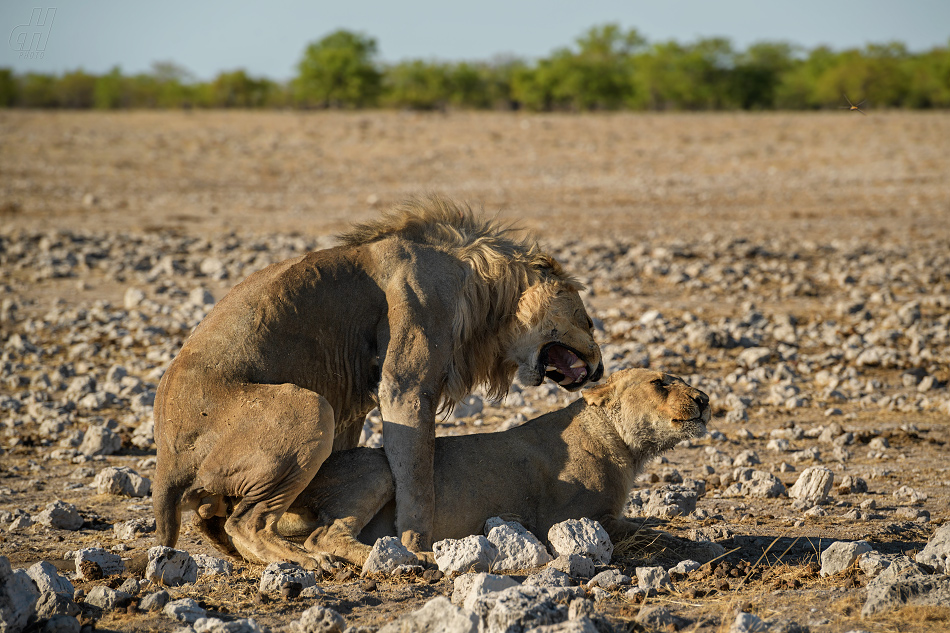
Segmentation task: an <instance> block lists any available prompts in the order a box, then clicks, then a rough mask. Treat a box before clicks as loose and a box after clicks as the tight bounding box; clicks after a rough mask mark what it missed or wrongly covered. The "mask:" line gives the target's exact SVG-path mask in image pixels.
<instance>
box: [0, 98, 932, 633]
mask: <svg viewBox="0 0 950 633" xmlns="http://www.w3.org/2000/svg"><path fill="white" fill-rule="evenodd" d="M865 119H866V120H865ZM941 133H944V134H945V136H943V137H942V138H946V137H947V136H946V134H948V133H950V117H946V116H944V115H926V114H915V115H909V114H907V115H905V114H883V115H875V116H873V117H870V116H869V117H863V118H861V119H856V118H840V117H830V116H828V115H815V116H809V115H769V116H747V117H742V116H737V115H722V116H715V115H697V116H685V115H677V116H656V117H651V116H642V117H637V116H630V115H618V116H604V117H594V116H591V117H560V116H551V117H546V116H534V117H517V116H508V115H490V114H485V115H464V114H463V115H455V114H453V115H449V116H447V117H445V116H442V115H432V116H419V115H399V114H394V113H379V114H353V115H344V114H326V115H313V116H302V115H296V114H295V115H283V114H274V113H269V114H246V113H245V114H231V113H227V114H221V115H220V116H219V117H215V116H213V115H211V114H210V113H201V114H196V115H190V114H174V113H168V114H137V113H132V114H126V115H123V116H119V117H115V116H110V115H99V114H88V113H84V114H35V113H2V115H0V142H2V143H3V144H4V145H5V146H7V147H14V146H15V147H18V148H20V149H19V150H18V153H17V154H16V156H15V157H14V155H13V153H12V152H4V153H3V154H2V155H0V170H2V173H3V174H4V178H3V184H2V185H0V196H2V198H0V220H2V222H3V224H2V229H0V288H2V293H0V296H2V299H0V328H2V337H0V346H2V347H0V349H2V354H0V377H2V378H0V433H2V435H0V450H2V451H3V452H2V454H0V553H2V556H4V557H6V559H7V560H8V561H9V563H10V565H11V566H12V567H11V569H12V570H24V571H22V572H16V571H11V570H8V569H5V568H4V563H3V562H2V561H0V577H3V579H4V581H5V582H4V587H5V588H6V589H4V590H0V611H2V612H3V614H4V618H7V615H8V611H4V610H3V609H4V608H5V607H4V604H5V603H4V597H3V595H4V594H3V591H13V590H14V589H16V590H17V591H21V592H25V593H21V594H17V595H19V596H21V597H22V596H25V595H27V594H30V592H31V591H34V592H35V597H37V598H38V600H39V602H38V603H37V605H38V606H36V607H35V608H36V609H38V610H39V611H40V614H41V615H42V616H44V617H45V619H44V618H40V619H39V620H37V619H36V618H35V617H34V620H33V624H32V625H31V626H34V627H35V628H37V629H38V630H39V629H41V628H42V627H44V626H45V627H47V630H63V631H67V630H78V628H79V626H80V625H83V626H85V627H93V626H94V627H95V628H96V629H98V630H110V631H138V630H142V631H144V630H169V631H170V630H175V629H177V628H179V627H183V626H186V625H187V623H188V622H191V623H192V624H191V626H192V628H193V629H194V630H196V631H205V630H209V631H210V630H222V631H223V630H233V631H239V630H248V631H251V630H257V629H258V628H261V627H266V628H270V629H271V630H279V629H282V628H286V629H287V630H293V631H298V630H299V631H311V630H312V631H322V630H327V631H329V630H343V628H346V627H349V628H351V629H352V630H353V631H358V630H374V629H377V628H383V627H386V626H387V625H390V627H395V628H391V630H426V629H425V622H430V623H431V622H438V623H444V624H442V626H444V627H445V628H446V629H451V630H456V629H457V630H460V631H463V630H475V628H473V627H477V626H479V625H480V626H482V627H483V628H484V630H492V631H495V630H512V631H515V630H519V631H520V630H524V629H526V628H530V627H531V626H540V625H547V626H551V627H554V628H550V629H545V630H564V631H567V630H571V631H574V630H578V631H580V630H600V631H606V630H618V631H620V630H643V629H646V630H654V629H659V630H681V629H682V630H699V631H719V630H730V629H731V630H736V631H741V630H749V631H752V630H775V631H796V630H811V631H841V632H844V631H851V630H864V631H885V630H894V629H895V628H896V627H900V630H921V631H943V630H946V628H947V627H948V626H950V608H948V607H947V606H946V605H947V604H948V603H950V602H948V600H950V579H948V576H947V573H948V569H947V567H946V565H947V556H948V551H950V543H948V541H950V533H948V532H947V529H948V528H944V529H943V530H942V531H941V530H940V526H941V525H950V505H948V502H950V492H948V490H950V471H948V468H950V465H948V463H947V459H946V456H947V454H948V453H947V450H948V449H947V442H950V390H948V382H950V309H948V308H950V229H948V226H947V223H946V218H947V217H950V215H948V214H950V183H948V182H947V181H946V178H945V174H946V173H948V169H950V154H948V152H947V150H946V146H945V144H941V143H940V142H939V141H937V140H936V139H937V138H941V137H940V134H941ZM466 148H467V149H466ZM308 157H310V158H309V159H308ZM425 189H437V190H440V191H444V192H445V193H448V194H450V195H453V196H457V197H462V198H467V199H470V200H473V201H475V202H483V203H484V204H485V207H486V209H487V210H488V211H490V212H495V211H496V210H498V209H499V208H501V215H502V217H504V218H507V219H513V220H517V221H518V222H519V224H521V225H522V226H525V227H526V228H528V229H529V230H531V231H532V232H534V233H535V234H537V235H539V237H540V238H541V239H542V241H543V243H544V244H545V246H546V247H547V248H548V249H549V250H550V251H551V252H552V253H553V254H554V255H555V256H556V257H557V258H558V259H559V261H561V262H562V263H563V264H564V265H565V267H566V268H568V269H569V270H571V271H572V272H574V273H575V274H576V275H577V276H578V277H579V278H580V279H581V280H582V281H583V282H584V283H585V284H586V285H587V287H588V290H587V292H586V293H585V296H584V298H585V301H586V302H587V304H588V306H589V307H590V311H591V313H592V314H593V315H594V316H595V317H596V327H597V335H598V339H599V341H600V342H601V344H602V349H603V352H604V358H605V362H606V365H607V370H608V372H609V371H615V370H617V369H621V368H624V367H644V366H649V367H653V368H658V369H662V370H665V371H669V372H671V373H675V374H678V375H681V376H683V377H684V378H685V379H686V380H687V381H689V382H691V383H692V384H693V385H694V386H696V387H699V388H701V389H703V390H704V391H706V392H707V393H708V394H709V395H710V396H711V399H712V404H713V407H714V418H713V420H712V422H711V424H710V425H709V428H710V431H711V432H710V434H709V436H708V437H706V438H704V439H702V440H697V441H691V442H687V443H683V444H681V445H680V446H678V447H677V448H676V449H674V450H673V451H671V452H669V453H668V454H666V455H665V456H664V457H663V458H661V459H660V460H658V461H657V462H655V463H654V464H652V465H651V466H650V467H649V468H648V469H647V472H646V473H645V474H644V476H643V477H641V480H640V482H639V483H638V485H637V487H636V488H635V489H634V490H633V491H632V492H631V496H630V501H629V504H628V507H627V514H628V516H630V517H631V518H632V519H633V520H637V521H643V522H644V526H645V528H644V532H643V538H638V539H634V540H632V541H631V542H627V543H613V544H610V545H611V546H612V555H610V554H606V556H605V555H604V552H603V551H600V552H599V553H597V552H593V551H591V550H589V549H585V547H587V545H585V539H584V535H583V534H580V535H578V534H574V535H573V536H574V538H573V539H567V541H568V544H567V545H564V544H563V543H562V541H563V539H555V538H553V537H552V535H550V534H548V535H544V534H538V535H534V536H536V537H537V539H535V540H536V541H538V542H537V543H536V544H530V546H529V545H526V543H533V542H532V541H531V540H530V539H529V538H528V537H527V535H524V534H521V533H518V531H517V529H515V527H512V526H508V527H507V528H505V527H504V526H496V527H495V530H498V531H497V532H495V533H494V536H492V534H491V533H488V534H486V535H484V536H485V537H486V538H485V539H482V540H483V541H485V542H488V543H490V545H491V547H495V549H496V550H497V551H496V553H494V554H492V550H491V547H489V546H488V545H485V543H484V542H481V541H479V544H478V545H477V547H475V546H473V545H472V544H471V543H469V544H467V545H466V546H465V547H469V546H472V547H475V549H474V550H473V552H474V553H472V555H473V556H475V559H477V560H481V561H482V563H483V564H482V566H481V567H477V568H478V569H479V570H480V571H481V572H482V575H479V573H478V572H469V573H463V574H460V575H456V572H457V571H459V568H457V564H458V563H457V561H456V562H455V563H452V562H445V563H444V564H442V563H440V568H441V572H437V571H436V570H434V569H422V568H418V567H415V566H414V565H413V564H412V561H405V560H402V559H400V556H401V554H400V553H399V552H396V551H390V550H385V548H381V549H382V550H384V551H381V552H380V553H379V557H378V558H379V560H380V563H379V566H378V567H375V568H373V569H368V570H367V573H366V574H365V575H361V572H362V571H363V570H359V569H348V568H344V569H341V570H340V571H338V572H337V573H335V574H327V575H326V576H323V577H314V576H307V575H306V574H304V573H303V572H302V571H301V570H294V569H268V570H265V569H264V568H263V567H262V566H257V565H250V564H247V563H244V562H241V561H222V560H219V556H220V554H219V552H217V551H216V550H214V549H213V548H211V547H210V546H209V545H208V544H207V543H205V542H203V541H202V540H201V539H200V537H199V536H198V535H197V533H193V532H191V531H190V530H189V529H187V528H186V530H185V534H184V535H183V538H182V539H181V540H180V542H179V545H178V547H179V548H181V550H183V552H181V553H179V552H173V551H172V552H168V551H164V552H163V551H154V550H153V551H152V552H149V548H151V547H152V546H153V545H154V543H153V542H152V540H151V538H152V534H151V532H152V530H153V529H154V523H153V521H152V517H151V507H150V499H149V485H150V484H149V478H150V477H151V476H152V475H153V473H154V467H155V457H154V456H155V450H154V444H153V438H152V420H151V405H152V402H153V399H154V391H155V388H156V385H157V383H158V380H159V379H160V377H161V375H162V372H163V371H164V369H165V367H166V366H167V364H168V362H169V361H170V360H171V359H172V358H173V357H174V355H175V354H176V353H177V351H178V349H179V348H180V347H181V344H182V342H183V341H184V339H185V337H186V336H187V335H188V333H189V332H190V330H191V329H192V328H193V327H194V326H195V325H196V324H197V323H198V322H199V321H200V320H201V318H202V317H203V316H204V315H205V314H207V312H208V311H209V310H210V308H211V307H212V305H213V304H214V302H215V300H216V299H219V298H220V297H222V296H223V295H224V293H225V292H227V289H228V288H229V287H230V286H232V285H233V284H235V283H237V282H238V281H240V280H241V279H242V278H243V277H244V276H246V275H247V274H249V273H250V272H252V271H254V270H257V269H259V268H261V267H263V266H265V265H267V264H269V263H271V262H275V261H280V260H282V259H285V258H287V257H292V256H294V255H297V254H300V253H303V252H306V251H308V250H312V249H316V248H324V247H327V246H330V245H332V244H333V243H334V238H333V237H332V235H333V232H334V231H337V230H339V229H340V228H343V226H345V224H346V222H347V221H349V220H359V219H365V218H368V217H372V215H373V214H375V213H376V212H377V211H378V209H379V208H381V207H383V206H385V204H387V203H388V202H390V201H392V200H397V199H399V198H400V197H401V196H403V195H406V194H408V193H410V192H412V191H421V190H425ZM574 397H575V396H573V395H571V394H566V393H564V392H562V391H560V390H559V389H558V388H557V387H556V386H555V385H548V384H546V385H542V386H541V387H537V388H526V387H521V386H518V385H515V386H514V387H513V388H512V391H511V392H510V394H509V395H508V397H507V398H506V399H505V400H504V401H503V402H491V401H488V400H486V399H484V398H482V397H481V396H480V395H478V394H476V395H475V396H473V397H472V398H470V399H469V400H467V401H466V402H465V403H463V405H462V406H460V407H459V408H458V409H457V410H456V411H455V412H454V413H453V414H452V415H451V416H448V417H446V418H445V419H443V420H441V421H440V423H439V430H438V432H439V434H443V435H445V434H459V433H472V432H491V431H495V430H499V429H503V428H508V427H510V426H513V425H516V424H519V423H521V422H523V421H524V420H526V419H529V418H532V417H535V416H536V415H538V414H540V413H543V412H546V411H549V410H551V409H553V408H556V407H561V406H564V405H565V404H566V403H568V402H569V401H571V400H572V399H573V398H574ZM379 428H380V424H379V419H378V416H375V415H371V416H369V418H368V419H367V424H366V426H365V430H364V437H363V442H364V443H366V444H370V445H378V443H379V442H381V440H382V438H381V435H380V434H379ZM472 476H478V474H477V473H472ZM186 525H187V518H186ZM588 527H590V526H588ZM502 528H504V529H502ZM595 529H596V526H593V527H590V530H595ZM506 530H507V531H506ZM654 530H659V531H661V532H662V533H664V534H671V535H674V536H676V537H679V538H680V539H684V540H687V541H690V542H692V543H706V544H707V545H708V546H707V548H706V551H707V552H708V553H710V556H709V557H712V555H715V554H716V553H717V552H721V556H720V557H719V558H716V559H715V560H713V561H712V562H711V563H707V564H705V565H696V566H694V565H692V564H690V563H689V562H688V561H687V562H683V561H682V559H683V558H684V556H683V551H680V550H678V547H677V544H676V542H675V541H669V540H664V539H663V538H659V539H657V537H656V534H657V532H655V531H654ZM586 533H587V532H585V534H586ZM595 540H596V539H595ZM555 542H558V543H559V544H558V545H555ZM928 543H929V545H928ZM601 545H603V543H601ZM459 548H462V549H464V548H463V546H462V545H459ZM478 548H483V549H478ZM519 548H521V549H519ZM524 548H527V549H528V550H530V551H532V552H535V553H538V552H540V551H541V550H544V554H545V555H547V556H548V558H547V559H545V558H544V556H541V555H540V554H538V556H540V558H534V559H531V560H530V561H527V560H525V559H517V560H518V561H519V562H518V563H517V564H516V563H512V562H511V561H508V562H507V563H505V564H503V561H502V557H501V555H500V554H499V553H498V552H500V551H522V549H524ZM539 548H540V549H539ZM453 551H454V550H453ZM185 552H186V553H185ZM572 553H573V554H575V555H580V556H579V557H578V558H574V559H572V558H571V557H570V555H571V554H572ZM551 558H556V560H553V561H549V562H543V563H542V562H541V561H548V560H549V559H551ZM43 561H46V564H45V565H44V564H43ZM405 563H408V566H402V567H399V566H398V565H399V564H405ZM697 563H706V561H697ZM694 567H695V568H694ZM467 568H468V567H466V569H467ZM173 569H174V571H171V570H173ZM26 570H29V575H28V576H27V571H26ZM484 572H491V573H489V574H487V575H484ZM26 578H29V580H27V579H26ZM592 578H593V580H592ZM67 581H68V582H67ZM31 583H32V584H31ZM67 585H68V586H67ZM165 585H168V586H165ZM30 587H32V588H33V589H32V590H31V589H30ZM162 591H165V592H167V595H162V593H161V592H162ZM41 592H45V593H41ZM900 596H903V598H904V600H906V601H907V604H904V603H903V602H902V601H901V599H900ZM441 597H444V598H445V599H442V598H441ZM189 599H190V600H192V601H193V602H188V600H189ZM166 600H167V601H168V604H170V605H172V606H171V607H169V606H168V604H165V603H164V601H166ZM54 614H59V615H60V616H61V617H58V618H56V617H54V618H52V619H49V618H50V616H53V615H54ZM14 615H16V614H14ZM14 615H10V618H11V619H10V620H9V621H10V622H12V621H13V618H14ZM202 615H206V616H208V617H210V618H216V619H217V620H213V619H212V620H208V619H206V620H197V618H198V617H199V616H202ZM20 616H22V618H23V619H22V622H21V625H22V624H26V622H27V619H26V618H27V617H29V614H27V615H26V616H23V614H20V615H19V616H16V617H20ZM246 618H252V619H253V621H254V622H253V623H251V622H247V621H244V619H246ZM218 620H220V621H218ZM448 623H452V624H451V626H450V625H449V624H448ZM757 626H758V627H760V628H758V629H757V628H755V627H757Z"/></svg>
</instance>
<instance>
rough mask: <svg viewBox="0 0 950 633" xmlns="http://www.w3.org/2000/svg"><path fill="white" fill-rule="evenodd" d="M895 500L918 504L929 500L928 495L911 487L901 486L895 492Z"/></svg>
mask: <svg viewBox="0 0 950 633" xmlns="http://www.w3.org/2000/svg"><path fill="white" fill-rule="evenodd" d="M894 498H895V499H897V500H898V501H903V502H905V503H912V504H917V503H920V502H921V501H926V500H927V493H926V492H920V491H919V490H916V489H914V488H911V487H910V486H901V487H900V488H898V489H897V490H895V491H894Z"/></svg>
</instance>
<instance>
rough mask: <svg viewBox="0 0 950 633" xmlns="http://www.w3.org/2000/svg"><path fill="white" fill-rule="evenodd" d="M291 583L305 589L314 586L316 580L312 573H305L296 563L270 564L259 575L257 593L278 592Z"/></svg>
mask: <svg viewBox="0 0 950 633" xmlns="http://www.w3.org/2000/svg"><path fill="white" fill-rule="evenodd" d="M292 582H296V583H299V584H300V587H301V588H302V589H305V588H307V587H313V586H314V585H316V584H317V579H316V577H315V576H314V575H313V572H312V571H307V570H306V569H304V568H303V567H301V566H300V565H298V564H296V563H271V564H270V565H268V566H267V567H266V568H265V569H264V573H262V574H261V582H260V585H259V586H258V591H260V592H261V593H269V592H272V591H280V589H281V587H283V586H284V585H286V584H288V583H292Z"/></svg>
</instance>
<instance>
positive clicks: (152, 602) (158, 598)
mask: <svg viewBox="0 0 950 633" xmlns="http://www.w3.org/2000/svg"><path fill="white" fill-rule="evenodd" d="M170 598H171V597H170V596H169V595H168V592H167V591H165V590H164V589H161V590H159V591H156V592H153V593H150V594H148V595H147V596H145V597H144V598H142V601H141V602H139V609H141V610H142V611H146V612H147V611H160V610H162V609H164V608H165V605H166V604H168V601H169V600H170Z"/></svg>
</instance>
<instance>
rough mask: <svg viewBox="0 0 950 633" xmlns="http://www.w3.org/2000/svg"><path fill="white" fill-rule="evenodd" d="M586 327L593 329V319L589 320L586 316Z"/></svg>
mask: <svg viewBox="0 0 950 633" xmlns="http://www.w3.org/2000/svg"><path fill="white" fill-rule="evenodd" d="M587 329H588V330H593V329H594V321H593V320H591V318H590V317H587Z"/></svg>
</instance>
